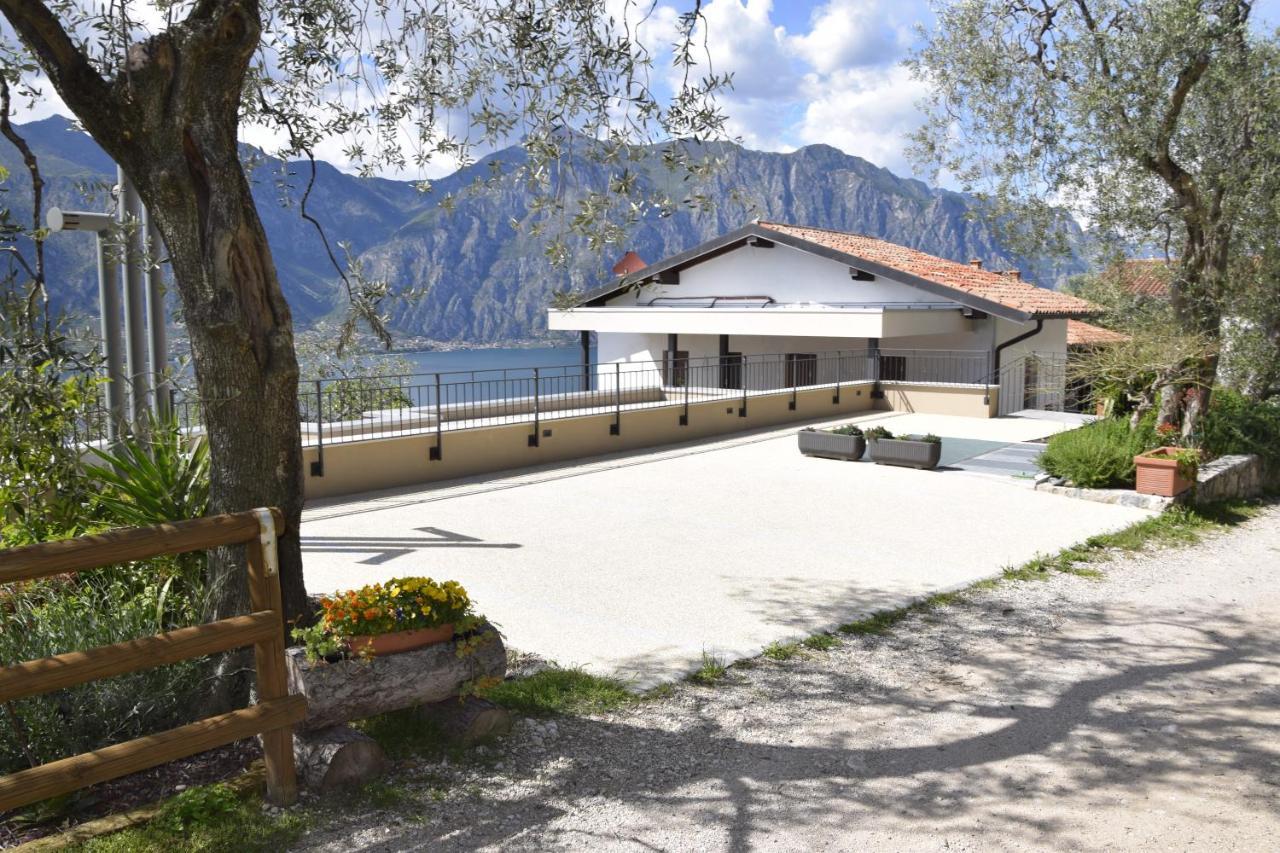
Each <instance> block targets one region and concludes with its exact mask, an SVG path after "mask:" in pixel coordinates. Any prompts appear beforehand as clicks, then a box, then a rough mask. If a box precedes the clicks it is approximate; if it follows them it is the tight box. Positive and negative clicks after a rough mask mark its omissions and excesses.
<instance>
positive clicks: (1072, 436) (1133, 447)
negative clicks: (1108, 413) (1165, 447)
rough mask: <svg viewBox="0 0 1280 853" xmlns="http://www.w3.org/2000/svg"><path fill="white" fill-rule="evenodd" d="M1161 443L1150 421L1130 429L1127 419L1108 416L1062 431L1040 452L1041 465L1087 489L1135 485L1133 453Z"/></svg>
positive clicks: (1057, 475)
mask: <svg viewBox="0 0 1280 853" xmlns="http://www.w3.org/2000/svg"><path fill="white" fill-rule="evenodd" d="M1157 445H1158V440H1157V439H1156V438H1155V433H1154V431H1153V430H1152V429H1151V428H1150V425H1149V424H1146V423H1144V424H1140V425H1139V427H1138V428H1137V429H1130V428H1129V424H1128V422H1127V421H1124V420H1121V419H1119V418H1106V419H1104V420H1099V421H1094V422H1093V423H1091V424H1089V425H1087V426H1083V427H1080V428H1079V429H1073V430H1071V431H1069V432H1061V433H1058V434H1057V435H1055V436H1054V437H1053V438H1051V439H1049V445H1048V447H1047V448H1046V449H1045V451H1044V453H1041V454H1040V460H1039V461H1040V467H1041V468H1043V469H1044V470H1045V471H1047V472H1049V473H1050V474H1052V475H1054V476H1055V477H1063V478H1064V479H1067V480H1069V481H1071V482H1072V483H1074V484H1075V485H1077V486H1081V487H1083V488H1086V489H1100V488H1107V487H1117V486H1132V485H1133V483H1134V465H1133V457H1134V456H1136V455H1137V454H1139V453H1142V452H1144V451H1146V450H1150V449H1151V448H1152V447H1155V446H1157Z"/></svg>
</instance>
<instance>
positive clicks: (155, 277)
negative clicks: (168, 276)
mask: <svg viewBox="0 0 1280 853" xmlns="http://www.w3.org/2000/svg"><path fill="white" fill-rule="evenodd" d="M143 214H144V215H145V217H146V223H147V259H148V261H149V263H148V264H147V331H148V332H150V337H148V339H147V342H148V343H149V344H150V347H149V348H148V352H147V356H148V357H149V358H150V360H151V372H152V374H153V375H154V377H155V401H156V417H157V418H160V419H165V418H168V417H169V416H170V414H172V412H173V407H172V405H171V404H170V401H169V393H168V392H169V390H170V389H171V387H172V383H171V381H170V378H169V333H168V330H167V329H166V328H165V317H164V271H163V270H161V269H160V255H161V253H162V252H163V250H164V241H163V240H162V239H161V237H160V229H159V228H158V227H156V223H155V221H154V220H152V218H151V212H150V211H148V210H145V209H144V210H143Z"/></svg>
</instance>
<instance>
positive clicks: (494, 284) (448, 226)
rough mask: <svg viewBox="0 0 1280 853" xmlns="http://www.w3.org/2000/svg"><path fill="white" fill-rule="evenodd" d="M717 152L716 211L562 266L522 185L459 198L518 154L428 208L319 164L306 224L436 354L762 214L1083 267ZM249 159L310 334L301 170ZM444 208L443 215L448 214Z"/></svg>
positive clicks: (1039, 270) (57, 197)
mask: <svg viewBox="0 0 1280 853" xmlns="http://www.w3.org/2000/svg"><path fill="white" fill-rule="evenodd" d="M21 132H22V133H23V134H24V135H26V136H27V137H28V139H29V141H30V143H31V145H32V146H33V148H34V149H35V151H36V153H37V155H38V156H39V157H40V162H41V168H42V170H43V172H44V177H45V180H46V182H47V184H48V186H47V189H46V196H47V203H48V204H51V205H59V206H62V207H68V208H88V209H106V208H108V207H109V206H110V197H109V195H108V194H107V192H106V191H105V188H106V187H109V185H110V184H111V183H112V182H114V168H113V167H112V164H111V162H110V160H109V159H108V158H107V157H106V155H105V154H104V153H103V152H102V151H101V150H100V149H99V148H98V147H97V146H96V145H95V144H94V143H93V142H92V141H91V140H90V139H89V138H88V137H87V136H85V135H84V134H82V133H79V132H77V131H75V130H74V128H73V127H72V126H71V125H70V123H68V122H67V121H66V120H64V119H61V118H50V119H46V120H44V121H40V122H33V123H30V124H27V125H25V126H23V127H22V128H21ZM714 153H716V154H718V155H719V156H721V157H722V158H723V160H724V167H723V168H721V169H720V170H718V171H717V172H716V173H715V174H714V175H713V176H712V177H711V178H710V179H708V180H706V181H704V182H702V183H701V184H700V185H699V187H698V191H700V192H703V193H705V194H706V195H708V196H709V197H710V198H711V199H712V200H713V201H714V207H713V208H712V209H711V210H710V211H703V212H695V211H689V210H682V211H680V212H678V213H676V214H674V215H672V216H668V217H658V216H654V217H650V218H648V219H646V220H644V221H642V222H641V223H639V224H638V225H637V226H636V227H635V228H634V229H633V231H632V233H631V235H630V239H629V241H628V243H627V245H624V246H618V247H613V248H610V249H609V250H608V252H607V256H606V257H601V256H600V255H598V254H596V253H593V252H590V251H588V250H587V249H586V247H585V245H579V246H577V248H576V249H575V252H574V254H573V257H572V260H571V262H570V263H569V264H568V265H567V266H566V267H564V268H556V267H552V266H551V265H550V264H549V262H548V261H547V259H546V257H545V255H544V246H543V238H540V237H535V236H532V235H531V233H530V230H529V226H530V225H531V224H532V223H533V221H534V216H535V215H536V214H534V213H533V212H531V201H532V196H531V194H530V193H529V191H528V190H527V189H526V188H525V187H524V186H523V185H521V184H520V182H518V181H517V180H516V179H515V178H513V177H511V176H507V177H503V178H499V179H498V180H496V181H493V182H491V183H492V186H490V187H489V188H488V189H486V190H484V191H483V192H472V191H469V190H468V189H467V188H468V187H469V186H471V185H472V184H473V183H474V182H475V181H476V179H477V178H485V177H488V176H489V175H490V174H491V170H490V164H491V161H494V160H497V161H499V162H502V163H508V164H509V163H512V162H516V161H518V160H519V158H520V157H522V156H523V155H522V152H521V151H520V149H518V148H510V149H505V150H503V151H499V152H497V153H495V154H494V155H492V156H491V157H489V158H486V159H485V160H482V161H480V162H479V163H476V164H475V165H474V166H471V167H469V168H467V169H464V170H462V171H460V172H458V173H455V174H454V175H452V176H450V177H448V178H445V179H443V180H441V181H437V182H435V185H434V188H433V190H432V192H430V193H428V194H424V193H421V192H419V191H418V190H417V189H415V188H414V187H413V185H412V184H410V183H408V182H404V181H391V180H383V179H377V178H360V177H356V176H353V175H349V174H345V173H343V172H340V171H339V170H337V169H335V168H333V167H332V166H330V165H329V164H327V163H321V164H320V170H319V176H318V180H317V182H316V188H315V190H314V192H313V194H312V199H311V202H310V211H311V212H312V213H313V214H314V215H315V216H316V217H317V218H318V219H320V221H321V222H323V223H324V225H325V229H326V232H327V233H328V234H329V237H330V240H331V241H332V242H335V243H336V242H338V241H343V242H345V243H348V244H349V245H350V250H351V252H352V253H353V254H354V255H356V256H358V257H360V258H361V260H362V262H363V263H364V266H365V269H366V271H367V272H368V273H370V274H372V275H376V276H380V277H384V278H386V279H387V280H388V281H390V282H391V284H392V289H393V292H396V293H403V292H406V291H414V292H415V293H416V294H418V295H416V296H414V297H412V298H393V299H391V300H390V301H389V302H388V304H387V309H388V313H389V315H390V318H391V326H392V328H393V329H395V330H396V332H397V333H399V334H401V335H405V336H416V337H424V338H429V339H433V340H439V341H458V342H471V343H494V342H500V341H508V340H516V339H527V338H530V337H537V336H539V335H540V334H542V333H543V331H544V329H545V320H544V314H545V309H546V307H547V305H548V303H549V301H550V298H551V294H552V293H553V292H555V291H558V290H565V289H572V288H575V287H577V288H589V287H593V286H595V285H596V284H599V283H601V282H602V281H604V280H605V279H606V278H607V277H608V272H607V271H608V268H609V267H610V266H611V265H612V263H613V261H614V260H615V259H616V257H617V256H620V255H621V254H622V253H623V251H625V250H626V249H634V250H636V251H637V252H638V253H639V254H640V256H641V257H643V258H645V259H647V260H656V259H658V258H661V257H663V256H665V255H668V254H672V253H674V252H678V251H681V250H683V249H687V248H689V247H691V246H693V245H695V244H697V243H699V242H701V241H702V240H705V239H708V238H710V237H713V236H715V235H717V234H719V233H722V232H724V231H726V230H730V229H733V228H736V227H738V226H740V225H742V224H743V223H744V222H746V221H748V220H750V219H752V218H754V217H757V216H759V217H762V218H765V219H772V220H777V221H783V222H795V223H803V224H807V225H816V226H822V227H828V228H839V229H844V230H849V231H856V232H860V233H864V234H870V235H874V236H877V237H883V238H885V239H887V240H891V241H894V242H897V243H902V244H905V245H908V246H912V247H915V248H919V249H922V250H923V251H926V252H930V253H932V254H936V255H941V256H943V257H948V258H954V259H958V260H968V259H969V258H981V259H983V261H985V262H986V263H987V264H988V265H989V266H996V267H1017V268H1019V269H1021V270H1023V272H1024V274H1025V275H1026V277H1028V278H1029V279H1030V280H1032V281H1035V282H1037V283H1041V284H1047V285H1050V286H1052V285H1053V284H1055V283H1057V282H1058V281H1060V280H1062V279H1063V278H1064V277H1065V276H1066V275H1069V274H1071V273H1074V272H1078V271H1080V270H1081V269H1083V263H1082V262H1081V261H1080V259H1079V258H1078V257H1072V258H1065V259H1055V260H1053V261H1037V260H1034V259H1027V258H1019V257H1014V256H1012V255H1011V254H1010V253H1009V252H1007V251H1005V250H1004V249H1003V248H1002V247H1001V245H1000V244H999V242H998V240H997V239H996V237H995V235H993V234H992V232H991V230H990V229H989V228H988V227H987V226H985V225H984V224H983V223H981V222H979V221H976V220H974V219H972V218H971V217H970V216H969V215H968V213H969V211H970V201H969V200H968V199H967V198H966V197H965V196H963V195H960V194H958V193H953V192H947V191H944V190H938V189H934V188H931V187H929V186H927V185H925V184H924V183H921V182H920V181H916V180H909V179H903V178H899V177H897V176H895V175H894V174H892V173H891V172H888V171H887V170H885V169H881V168H879V167H877V166H875V165H873V164H871V163H869V162H867V161H866V160H863V159H861V158H858V157H854V156H851V155H848V154H844V153H842V152H840V151H838V150H836V149H834V148H831V147H829V146H824V145H813V146H809V147H806V148H803V149H800V150H799V151H795V152H791V153H785V154H782V153H774V152H763V151H750V150H747V149H744V148H741V147H738V146H735V145H728V144H722V145H719V146H717V150H716V151H715V152H714ZM247 154H251V155H254V156H251V158H250V159H251V160H252V162H253V163H254V166H253V168H252V171H251V178H252V180H253V182H254V193H255V197H256V198H257V200H258V205H259V210H260V213H261V216H262V219H263V222H264V224H265V226H266V229H267V234H268V236H269V238H270V240H271V246H272V251H273V254H274V256H275V259H276V264H277V266H278V268H279V270H280V274H281V279H282V281H283V285H284V289H285V293H286V295H287V296H288V298H289V301H290V304H291V305H292V306H293V309H294V314H295V319H296V320H297V321H298V322H299V323H300V324H303V325H305V324H309V323H312V322H315V321H316V320H319V319H321V318H324V317H325V316H327V315H331V314H333V313H334V312H337V311H341V309H342V294H341V287H340V283H339V282H338V280H337V278H336V276H335V275H334V274H333V270H332V268H331V267H330V266H329V263H328V260H327V258H326V256H325V254H324V250H323V247H322V245H321V243H320V240H319V238H318V237H317V235H316V234H315V232H314V230H313V229H312V226H311V225H310V224H309V223H307V222H305V221H303V220H302V219H301V218H300V217H299V215H298V210H297V207H296V204H297V200H298V198H299V196H300V194H301V187H302V184H303V176H304V174H305V169H306V167H305V165H304V164H297V163H293V164H287V165H286V164H282V163H280V162H279V161H276V160H271V159H270V158H264V157H261V156H260V155H256V153H255V152H247ZM0 165H3V166H4V167H5V168H7V169H8V170H9V172H10V175H9V180H8V182H7V184H6V186H7V189H8V192H7V193H6V194H5V197H4V198H3V201H2V202H0V203H4V204H7V205H8V206H9V207H10V208H11V210H12V212H13V215H14V216H15V217H17V218H19V220H20V221H22V220H26V219H27V218H28V217H29V216H30V213H29V204H30V201H29V182H28V181H27V178H26V173H25V170H24V169H23V168H22V164H21V161H20V160H19V158H18V156H17V152H16V151H14V150H13V148H12V147H11V146H8V145H7V144H6V145H3V146H0ZM636 170H637V172H638V173H639V174H640V179H641V181H642V182H648V183H649V184H657V183H659V182H664V181H666V182H670V181H672V180H674V179H673V177H672V176H671V175H670V174H669V173H668V172H667V171H666V170H665V169H664V168H663V167H662V165H661V163H660V157H659V155H658V153H657V152H654V153H653V155H652V156H650V157H648V158H646V159H645V160H643V161H641V162H640V163H638V164H637V165H636ZM574 175H575V178H574V180H575V181H577V182H580V183H582V184H588V185H595V186H602V185H603V181H604V175H602V174H600V172H599V170H598V169H596V168H595V167H593V166H592V165H591V164H589V163H585V162H579V163H577V164H575V166H574ZM448 197H452V199H453V203H452V204H448V205H446V204H445V203H443V200H444V199H445V198H448ZM1063 227H1065V228H1068V229H1069V230H1070V234H1069V236H1070V238H1071V239H1072V241H1073V242H1074V243H1075V244H1077V245H1079V244H1080V243H1081V242H1082V241H1083V235H1081V234H1080V232H1079V229H1078V228H1077V227H1076V226H1075V224H1074V223H1073V222H1070V221H1067V222H1066V223H1065V224H1064V226H1063ZM47 246H48V259H49V273H50V275H49V280H50V282H51V291H52V294H53V298H54V300H55V301H56V303H57V304H58V305H59V306H60V307H63V308H65V309H67V310H69V311H71V312H73V313H82V314H91V313H93V312H94V311H96V300H97V296H96V271H95V266H94V254H93V240H92V238H91V237H89V235H85V234H58V235H54V236H53V237H51V238H50V240H49V242H48V244H47Z"/></svg>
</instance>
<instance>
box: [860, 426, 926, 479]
mask: <svg viewBox="0 0 1280 853" xmlns="http://www.w3.org/2000/svg"><path fill="white" fill-rule="evenodd" d="M866 436H867V447H868V449H869V450H870V451H871V461H872V462H875V463H876V464H877V465H901V466H904V467H907V468H919V469H929V468H937V467H938V460H939V459H941V458H942V439H941V438H938V436H936V435H933V434H929V435H904V436H899V437H896V438H895V437H894V435H893V433H891V432H890V431H889V430H887V429H885V428H884V427H872V428H871V429H869V430H867V432H866Z"/></svg>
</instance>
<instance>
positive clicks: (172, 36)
mask: <svg viewBox="0 0 1280 853" xmlns="http://www.w3.org/2000/svg"><path fill="white" fill-rule="evenodd" d="M0 11H3V12H4V14H5V16H6V17H7V18H8V19H9V21H10V23H11V24H12V25H13V26H14V29H15V30H16V31H17V32H18V34H19V36H20V37H21V38H22V39H23V41H24V42H25V43H26V45H27V46H28V48H29V49H30V50H31V51H32V53H33V55H35V56H36V58H37V60H38V61H39V62H40V64H41V66H42V67H43V68H44V69H45V71H46V72H47V73H48V74H49V78H50V80H51V81H52V82H53V85H54V86H55V88H56V89H57V90H58V92H59V94H61V95H62V97H63V100H64V101H65V102H66V104H67V106H68V107H70V108H71V109H72V110H73V111H74V112H75V114H76V116H77V117H78V118H79V119H80V121H81V123H82V124H83V125H84V127H85V129H86V130H87V131H88V132H89V134H90V135H91V136H92V137H93V138H94V140H95V141H96V142H98V144H99V145H101V146H102V147H103V149H105V150H106V152H107V153H108V154H110V155H111V157H112V158H114V159H115V161H116V162H117V163H119V164H120V166H121V168H123V169H124V171H125V173H126V174H128V176H129V177H130V179H132V180H133V182H134V183H135V184H136V185H137V188H138V192H139V195H140V196H141V197H142V200H143V202H144V203H145V204H146V205H147V208H148V210H149V211H150V213H151V215H152V217H153V219H154V220H155V222H156V224H157V225H158V227H159V229H160V233H161V234H162V236H163V237H164V242H165V245H166V246H167V248H168V251H169V261H170V264H171V265H172V269H173V277H174V280H175V282H176V284H177V290H178V293H179V295H180V297H181V301H182V308H183V314H184V317H185V320H186V325H187V331H188V334H189V335H190V338H191V352H192V357H193V361H194V366H195V375H196V383H197V388H198V390H199V396H200V405H201V407H202V410H203V415H204V422H205V425H206V427H207V437H208V441H209V449H210V453H211V458H212V465H211V470H212V483H211V490H210V498H211V504H212V510H213V511H214V512H226V511H235V510H243V509H250V508H253V507H257V506H276V507H279V508H280V509H281V510H282V511H283V513H284V517H285V519H286V523H287V525H288V529H287V531H286V532H285V534H284V536H282V537H281V539H280V576H281V585H282V587H283V593H284V607H285V611H286V614H287V615H288V616H295V615H297V614H300V613H302V612H303V611H304V609H305V607H306V594H305V589H304V587H303V580H302V560H301V554H300V551H299V546H298V522H299V519H300V515H301V511H302V467H301V459H302V457H301V445H300V435H299V418H298V400H297V382H298V365H297V360H296V358H295V355H294V350H293V329H292V321H291V319H290V313H289V306H288V305H287V304H286V303H285V299H284V295H283V293H282V292H281V289H280V282H279V279H278V278H277V276H276V269H275V265H274V264H273V262H272V259H271V251H270V248H269V246H268V245H267V238H266V233H265V232H264V231H263V228H262V222H261V221H260V220H259V218H258V214H257V211H256V209H255V207H254V202H253V198H252V196H251V194H250V191H249V184H248V181H247V180H246V178H245V175H244V171H243V169H242V167H241V163H240V158H239V150H238V144H237V130H238V126H239V113H240V93H241V91H242V87H243V83H244V80H245V74H246V72H247V69H248V67H249V61H250V59H251V57H252V56H253V52H254V50H255V48H256V46H257V44H258V39H259V36H260V31H261V22H260V18H259V15H260V11H259V8H258V4H257V2H256V0H200V2H197V3H195V4H194V5H193V7H192V9H191V11H190V13H189V14H188V16H187V18H186V19H184V20H183V21H181V22H180V23H177V24H174V25H173V26H172V27H171V28H170V29H169V30H167V31H166V32H163V33H161V34H159V35H157V36H154V37H153V38H151V39H149V40H147V41H146V42H143V43H140V44H135V45H133V46H132V47H131V48H130V50H129V53H128V57H127V61H126V63H125V65H126V67H125V68H123V69H121V71H120V72H119V74H118V75H117V76H116V77H115V79H114V80H111V79H107V78H104V77H103V76H102V74H101V73H100V72H99V70H98V69H97V68H96V67H94V66H93V65H92V63H91V62H90V61H89V60H88V58H87V57H85V56H84V54H83V53H82V52H81V50H80V48H79V46H78V45H77V44H76V43H75V42H74V41H73V40H72V39H71V38H69V37H68V35H67V33H66V31H65V30H64V29H63V27H62V24H61V22H60V21H59V20H58V18H57V17H56V16H55V15H54V14H53V13H52V12H50V11H49V9H48V7H46V6H45V5H44V4H41V3H33V2H22V1H21V0H0ZM210 573H211V579H212V581H213V583H214V585H215V590H216V593H215V594H216V600H215V602H214V605H213V607H212V610H213V613H212V615H213V616H223V615H227V614H231V613H240V612H244V611H245V609H246V608H247V591H246V584H245V571H244V563H243V556H242V555H241V554H238V553H234V554H233V553H218V554H213V555H211V559H210Z"/></svg>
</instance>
